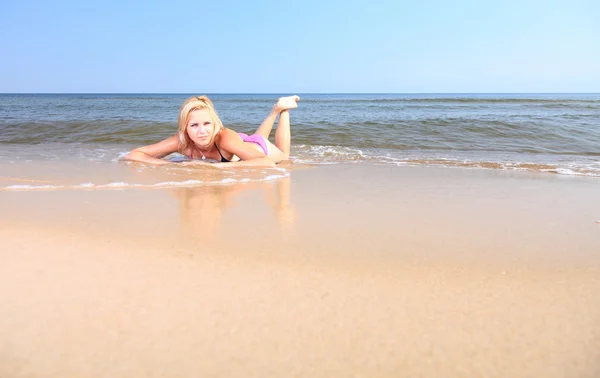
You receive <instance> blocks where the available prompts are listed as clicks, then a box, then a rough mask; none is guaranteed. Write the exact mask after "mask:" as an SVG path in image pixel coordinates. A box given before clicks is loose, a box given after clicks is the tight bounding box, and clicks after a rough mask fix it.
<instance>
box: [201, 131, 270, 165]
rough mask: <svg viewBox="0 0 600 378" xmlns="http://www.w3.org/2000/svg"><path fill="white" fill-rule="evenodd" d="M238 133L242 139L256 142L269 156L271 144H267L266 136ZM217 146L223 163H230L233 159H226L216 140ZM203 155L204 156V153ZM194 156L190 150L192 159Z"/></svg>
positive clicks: (247, 141)
mask: <svg viewBox="0 0 600 378" xmlns="http://www.w3.org/2000/svg"><path fill="white" fill-rule="evenodd" d="M238 135H239V136H240V138H242V141H244V142H246V143H254V144H256V145H257V146H259V147H260V148H261V149H262V150H263V152H264V153H265V155H266V156H269V145H268V144H267V141H266V140H265V138H264V137H263V136H262V135H260V134H252V135H248V134H244V133H238ZM215 148H216V149H217V152H218V153H219V155H220V156H221V163H230V162H231V160H227V159H225V157H224V156H223V154H222V153H221V150H219V146H217V143H216V142H215ZM202 157H204V155H203V156H202ZM193 158H194V151H193V150H192V151H191V152H190V159H193Z"/></svg>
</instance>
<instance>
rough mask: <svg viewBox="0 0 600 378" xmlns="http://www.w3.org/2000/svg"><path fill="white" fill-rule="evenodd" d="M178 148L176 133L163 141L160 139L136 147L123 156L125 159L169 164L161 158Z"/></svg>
mask: <svg viewBox="0 0 600 378" xmlns="http://www.w3.org/2000/svg"><path fill="white" fill-rule="evenodd" d="M178 149H179V140H178V139H177V135H173V136H171V137H170V138H167V139H165V140H163V141H160V142H158V143H155V144H151V145H149V146H144V147H140V148H136V149H135V150H133V151H131V152H130V153H128V154H127V155H126V156H125V159H126V160H132V161H141V162H143V163H150V164H156V165H159V164H169V162H168V161H166V160H163V159H162V158H163V157H165V156H167V155H169V154H172V153H173V152H177V151H178Z"/></svg>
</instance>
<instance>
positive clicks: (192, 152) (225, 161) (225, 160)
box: [190, 143, 231, 163]
mask: <svg viewBox="0 0 600 378" xmlns="http://www.w3.org/2000/svg"><path fill="white" fill-rule="evenodd" d="M215 148H216V149H217V151H218V152H219V155H221V163H231V160H227V159H225V157H224V156H223V154H222V153H221V150H219V147H218V146H217V144H216V143H215ZM193 158H194V150H191V151H190V159H193ZM204 159H206V158H205V157H204V155H202V160H204Z"/></svg>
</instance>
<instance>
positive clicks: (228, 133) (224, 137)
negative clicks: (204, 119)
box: [216, 128, 240, 144]
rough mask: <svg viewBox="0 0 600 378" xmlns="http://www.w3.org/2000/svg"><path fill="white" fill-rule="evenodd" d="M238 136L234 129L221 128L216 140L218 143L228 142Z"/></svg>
mask: <svg viewBox="0 0 600 378" xmlns="http://www.w3.org/2000/svg"><path fill="white" fill-rule="evenodd" d="M239 137H240V136H239V135H238V133H236V132H235V131H234V130H231V129H227V128H223V130H221V132H220V133H219V134H218V135H217V138H216V141H217V143H219V144H222V143H229V142H231V141H234V140H236V138H239Z"/></svg>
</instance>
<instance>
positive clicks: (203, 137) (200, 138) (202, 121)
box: [187, 109, 215, 146]
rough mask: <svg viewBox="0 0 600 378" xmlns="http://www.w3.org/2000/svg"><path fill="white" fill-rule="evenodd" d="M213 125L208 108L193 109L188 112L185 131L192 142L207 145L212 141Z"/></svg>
mask: <svg viewBox="0 0 600 378" xmlns="http://www.w3.org/2000/svg"><path fill="white" fill-rule="evenodd" d="M214 132H215V125H214V124H213V121H212V119H211V118H210V113H209V111H208V109H198V110H194V111H193V112H192V113H191V114H190V119H189V120H188V124H187V133H188V136H189V137H190V139H191V140H192V142H194V143H195V144H196V145H198V146H208V145H209V144H210V143H211V141H212V136H213V133H214Z"/></svg>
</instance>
